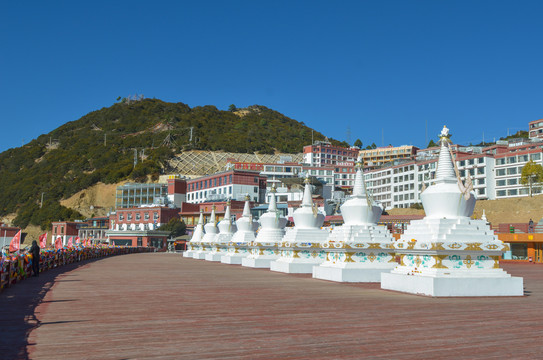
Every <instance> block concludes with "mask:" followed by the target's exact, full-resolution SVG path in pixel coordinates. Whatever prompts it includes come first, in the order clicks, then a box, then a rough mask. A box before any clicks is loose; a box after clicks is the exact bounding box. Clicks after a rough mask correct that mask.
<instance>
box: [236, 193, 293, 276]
mask: <svg viewBox="0 0 543 360" xmlns="http://www.w3.org/2000/svg"><path fill="white" fill-rule="evenodd" d="M259 222H260V225H261V227H260V230H259V231H258V234H257V236H256V239H255V241H253V242H252V244H251V245H250V247H249V248H250V254H249V255H248V256H247V257H246V258H243V259H242V260H241V264H242V265H243V266H247V267H253V268H269V267H270V263H271V262H272V261H273V260H276V259H278V258H279V249H278V245H279V244H280V243H281V240H282V239H283V236H284V235H285V226H286V225H287V218H286V217H284V216H282V215H281V211H280V210H279V209H278V208H277V200H276V198H275V187H272V189H271V196H270V205H269V207H268V211H266V213H264V214H262V216H261V217H260V219H259Z"/></svg>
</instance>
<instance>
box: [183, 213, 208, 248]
mask: <svg viewBox="0 0 543 360" xmlns="http://www.w3.org/2000/svg"><path fill="white" fill-rule="evenodd" d="M204 234H205V233H204V212H203V210H200V218H199V219H198V225H196V228H195V229H194V233H193V234H192V237H191V238H190V241H189V244H188V249H187V251H185V252H184V253H183V257H190V258H192V257H193V256H194V253H196V252H197V251H198V250H200V245H201V244H200V243H201V242H202V238H203V237H204Z"/></svg>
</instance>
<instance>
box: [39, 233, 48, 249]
mask: <svg viewBox="0 0 543 360" xmlns="http://www.w3.org/2000/svg"><path fill="white" fill-rule="evenodd" d="M39 239H40V247H41V248H45V247H47V233H45V234H43V235H40V238H39Z"/></svg>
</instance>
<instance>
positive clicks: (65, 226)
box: [51, 221, 83, 245]
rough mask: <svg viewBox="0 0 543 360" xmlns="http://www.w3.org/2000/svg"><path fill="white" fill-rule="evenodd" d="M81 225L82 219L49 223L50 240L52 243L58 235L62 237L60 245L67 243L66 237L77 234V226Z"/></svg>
mask: <svg viewBox="0 0 543 360" xmlns="http://www.w3.org/2000/svg"><path fill="white" fill-rule="evenodd" d="M81 225H83V222H82V221H55V222H52V223H51V230H52V231H51V242H52V243H53V244H54V242H55V240H56V239H57V238H58V237H59V236H60V237H61V238H62V245H68V239H69V238H70V237H71V238H72V243H73V241H74V239H75V238H76V237H77V236H79V227H80V226H81Z"/></svg>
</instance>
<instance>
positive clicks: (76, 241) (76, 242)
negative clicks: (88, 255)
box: [75, 236, 81, 245]
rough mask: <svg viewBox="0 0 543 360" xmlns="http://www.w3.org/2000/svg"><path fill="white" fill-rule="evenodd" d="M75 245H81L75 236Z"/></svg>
mask: <svg viewBox="0 0 543 360" xmlns="http://www.w3.org/2000/svg"><path fill="white" fill-rule="evenodd" d="M75 244H76V245H79V244H81V239H79V236H76V237H75Z"/></svg>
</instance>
